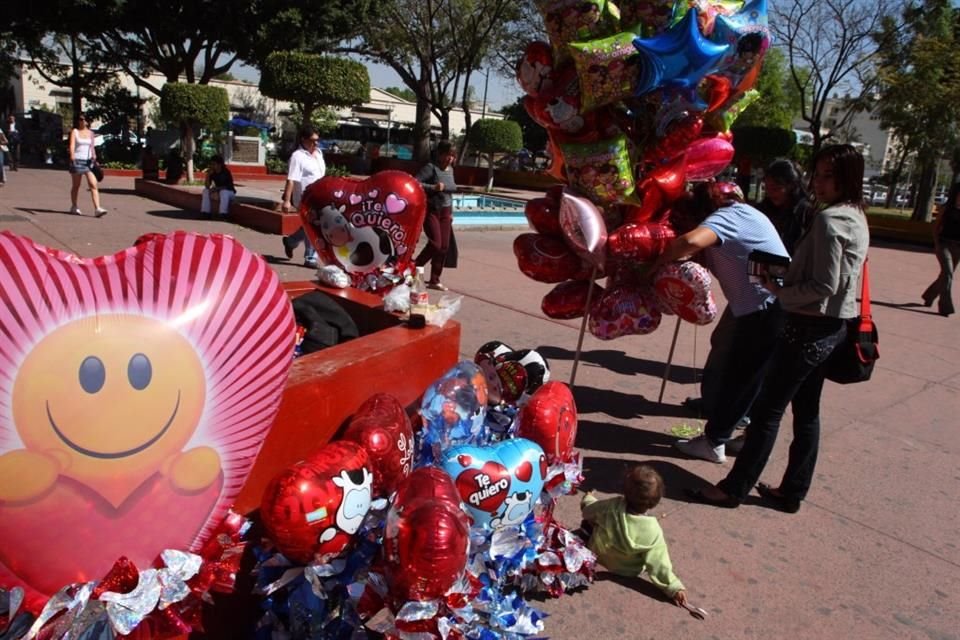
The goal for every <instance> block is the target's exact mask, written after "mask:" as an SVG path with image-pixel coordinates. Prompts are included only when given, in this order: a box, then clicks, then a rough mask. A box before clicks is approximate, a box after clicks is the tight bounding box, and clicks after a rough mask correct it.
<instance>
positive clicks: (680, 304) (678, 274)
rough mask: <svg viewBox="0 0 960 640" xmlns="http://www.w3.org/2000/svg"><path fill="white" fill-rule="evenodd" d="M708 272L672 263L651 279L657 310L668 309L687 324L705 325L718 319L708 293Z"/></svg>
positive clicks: (711, 295) (703, 269) (686, 264)
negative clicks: (655, 295)
mask: <svg viewBox="0 0 960 640" xmlns="http://www.w3.org/2000/svg"><path fill="white" fill-rule="evenodd" d="M711 281H712V279H711V278H710V272H709V271H707V270H706V268H704V267H703V266H701V265H699V264H697V263H696V262H693V261H690V260H687V261H685V262H671V263H670V264H665V265H663V266H662V267H660V269H659V270H657V273H656V274H655V275H654V278H653V286H654V290H655V291H656V293H657V301H658V303H659V306H661V307H666V308H668V309H670V311H672V312H673V313H675V314H677V315H678V316H680V317H681V318H683V319H684V320H686V321H687V322H692V323H694V324H699V325H704V324H710V323H711V322H713V320H714V318H716V317H717V303H716V302H715V301H714V299H713V292H712V291H710V283H711Z"/></svg>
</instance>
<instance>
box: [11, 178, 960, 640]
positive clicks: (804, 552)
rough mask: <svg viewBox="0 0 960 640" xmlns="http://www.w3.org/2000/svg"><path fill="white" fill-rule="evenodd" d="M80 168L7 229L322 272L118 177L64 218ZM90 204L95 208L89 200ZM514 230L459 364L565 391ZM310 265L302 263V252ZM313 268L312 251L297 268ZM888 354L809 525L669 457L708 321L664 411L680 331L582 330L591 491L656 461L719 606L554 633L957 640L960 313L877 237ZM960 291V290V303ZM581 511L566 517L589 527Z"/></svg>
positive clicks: (623, 586)
mask: <svg viewBox="0 0 960 640" xmlns="http://www.w3.org/2000/svg"><path fill="white" fill-rule="evenodd" d="M68 188H69V177H68V175H67V173H66V172H65V171H52V170H42V169H26V170H21V171H19V172H17V173H10V174H8V184H7V186H6V187H5V188H3V189H0V229H8V230H11V231H13V232H16V233H19V234H22V235H26V236H29V237H31V238H33V239H34V240H35V241H37V242H39V243H41V244H45V245H49V246H51V247H56V248H59V249H64V250H68V251H72V252H75V253H77V254H79V255H81V256H84V257H91V256H97V255H100V254H105V253H112V252H114V251H117V250H119V249H122V248H124V247H126V246H129V245H130V244H131V243H132V242H133V240H134V239H135V238H137V237H138V236H139V235H141V234H143V233H146V232H151V231H154V232H166V231H172V230H175V229H188V230H192V231H198V232H202V233H228V234H231V235H233V236H235V237H236V238H238V239H239V240H240V241H241V242H243V244H244V245H246V246H247V247H248V248H250V249H251V250H253V251H256V252H259V253H260V254H262V255H263V256H264V257H265V258H267V259H268V260H269V261H270V262H271V263H272V264H273V267H274V268H275V269H276V271H277V273H278V274H279V275H280V277H281V278H282V279H283V280H306V279H309V278H311V277H312V275H313V272H312V270H310V269H307V268H305V267H302V266H299V263H298V262H294V263H288V262H285V261H283V260H281V259H280V257H281V256H282V251H281V246H280V238H279V237H278V236H271V235H267V234H262V233H258V232H255V231H251V230H249V229H245V228H242V227H239V226H236V225H234V224H231V223H229V222H223V221H207V220H202V219H200V218H199V216H197V215H196V214H195V213H192V212H184V211H181V210H176V209H171V208H169V207H168V206H166V205H163V204H159V203H156V202H153V201H149V200H145V199H142V198H140V197H138V196H136V195H135V194H134V193H133V180H132V179H128V178H113V177H107V179H106V180H105V182H104V184H103V189H102V191H103V204H104V206H105V207H107V208H108V209H109V210H110V213H109V215H107V216H106V217H104V218H101V219H94V218H92V217H77V216H71V215H67V214H66V212H67V210H68V208H69V204H70V202H69V192H68ZM80 204H81V208H82V209H83V210H85V211H90V210H92V206H91V205H90V203H89V196H88V194H86V193H85V192H82V193H81V202H80ZM516 234H517V231H463V232H460V233H458V236H457V238H458V244H459V247H460V268H458V269H456V270H452V271H449V272H448V273H447V274H445V281H446V283H447V284H448V285H449V286H450V287H451V289H452V290H453V291H455V292H456V293H458V294H460V295H462V296H463V307H462V310H461V312H460V315H459V318H458V319H459V321H460V322H461V323H462V328H463V337H462V342H461V354H462V356H463V357H464V358H472V356H473V353H474V351H475V350H476V348H477V347H479V346H480V345H481V344H482V343H484V342H486V341H488V340H493V339H498V340H501V341H503V342H505V343H507V344H509V345H511V346H513V347H514V348H525V347H536V348H538V349H539V350H540V351H541V353H543V354H544V355H545V356H546V357H547V358H548V359H549V361H550V364H551V369H552V376H553V377H554V378H555V379H558V380H569V377H570V371H571V365H572V360H573V353H574V349H575V346H576V342H577V334H578V329H579V321H555V320H550V319H548V318H546V317H544V316H543V314H542V313H541V312H540V299H541V297H542V296H543V295H544V294H545V293H546V292H547V291H548V290H549V288H550V287H549V285H544V284H540V283H536V282H533V281H531V280H529V279H527V278H526V277H524V276H523V275H521V274H520V272H519V271H518V269H517V265H516V261H515V259H514V257H513V253H512V249H511V244H512V241H513V238H514V236H515V235H516ZM298 253H299V252H298ZM297 257H298V258H299V257H300V255H298V256H297ZM870 260H871V288H872V294H873V298H874V301H873V305H874V314H875V318H876V321H877V324H878V326H879V330H880V340H881V346H880V349H881V359H880V361H879V362H878V366H877V369H876V371H875V373H874V378H873V380H871V381H870V382H869V383H866V384H860V385H853V386H848V387H843V386H839V385H834V384H831V383H828V384H827V387H826V389H825V392H824V397H823V403H822V413H823V431H822V446H821V452H820V461H819V463H818V467H817V474H816V478H815V482H814V485H813V488H812V490H811V493H810V495H809V499H808V500H807V501H806V502H804V503H803V507H802V509H801V510H800V512H799V513H797V514H795V515H787V514H783V513H780V512H777V511H773V510H771V509H768V508H765V507H764V506H763V505H761V504H760V503H759V502H758V501H757V500H756V499H753V500H748V501H747V503H746V504H744V505H743V506H741V507H740V508H739V509H737V510H722V509H715V508H710V507H707V506H702V505H698V504H691V503H689V502H687V501H686V499H685V497H684V494H683V487H685V486H698V485H700V484H701V483H704V482H708V481H709V482H714V481H716V480H718V479H720V478H721V477H723V475H724V474H725V473H726V471H727V469H728V468H729V465H730V464H731V461H728V462H727V464H726V465H723V466H721V465H715V464H711V463H708V462H703V461H696V460H689V459H686V458H684V457H682V456H681V455H680V454H679V453H678V452H676V451H675V450H674V449H673V448H672V447H671V442H672V441H673V440H674V436H673V435H671V433H670V431H671V428H673V427H675V426H676V425H679V424H682V423H685V422H686V423H691V422H693V421H695V419H696V416H691V415H690V414H689V412H688V411H687V410H686V409H685V408H684V407H683V406H682V401H683V399H684V398H686V397H687V396H693V395H698V393H697V387H696V385H695V384H694V376H695V374H696V369H697V367H699V366H702V363H703V360H704V358H705V356H706V352H707V350H708V347H709V334H710V327H705V328H695V327H693V326H692V325H689V324H684V325H682V326H681V327H680V332H679V340H678V343H677V350H676V355H675V358H674V364H673V367H672V368H671V370H670V378H669V381H668V384H667V386H666V390H665V394H664V397H663V402H662V403H661V402H657V397H658V393H659V391H660V384H661V377H662V375H663V373H664V363H665V361H666V359H667V353H668V349H669V345H670V340H671V337H672V333H673V322H674V321H673V318H666V319H665V321H664V325H663V326H662V327H661V328H660V329H659V330H658V331H657V332H655V333H653V334H651V335H648V336H636V337H628V338H621V339H618V340H615V341H612V342H603V341H600V340H596V339H594V338H593V337H592V336H589V335H588V336H587V337H586V339H585V341H584V346H583V349H584V352H583V359H582V362H581V366H580V368H579V370H578V372H577V379H576V386H575V389H574V393H575V397H576V400H577V406H578V409H579V412H580V418H581V419H580V425H579V435H578V439H577V444H578V447H579V448H580V450H581V451H582V453H583V456H584V458H585V475H586V483H585V485H584V486H585V488H587V489H595V490H596V491H597V492H598V493H600V494H609V493H612V492H615V491H617V489H618V486H619V478H620V475H621V473H622V470H623V469H624V467H625V465H626V464H628V463H631V462H634V461H645V462H648V463H650V464H652V465H653V466H655V467H656V468H657V469H658V470H659V471H660V472H661V473H662V475H663V476H664V478H665V479H666V482H667V496H666V499H665V500H664V501H663V502H662V503H661V504H660V506H659V507H658V508H657V509H656V514H657V515H658V516H660V517H661V518H662V525H663V528H664V530H665V532H666V536H667V539H668V542H669V545H670V553H671V556H672V558H673V562H674V567H675V569H676V571H677V573H678V575H679V576H680V578H681V579H682V580H683V582H684V583H685V584H686V585H687V587H688V589H689V598H690V600H691V602H692V603H693V604H695V605H697V606H700V607H703V608H704V609H706V610H707V611H709V612H710V616H709V617H708V618H707V619H706V620H704V621H698V620H696V619H694V618H692V617H691V616H690V615H688V614H687V613H686V612H685V611H683V610H681V609H678V608H676V607H674V606H673V605H671V604H670V603H668V602H667V601H665V600H664V599H663V598H661V597H660V596H659V595H658V593H657V591H656V590H655V589H654V588H652V587H651V586H650V585H649V584H648V583H646V582H645V581H643V580H640V579H629V580H628V579H623V578H619V577H615V576H611V575H609V574H606V573H600V574H599V576H598V579H597V581H596V583H595V584H593V585H592V586H591V587H590V588H589V589H587V590H584V591H582V592H580V593H576V594H573V595H567V596H564V597H562V598H560V599H558V600H550V601H546V602H544V603H542V608H543V609H544V610H545V611H547V612H548V613H550V614H551V615H550V617H549V618H548V619H547V621H546V625H547V628H546V635H548V636H550V637H552V638H560V639H569V640H583V639H585V638H590V639H597V640H600V639H606V638H630V639H633V640H639V639H646V638H657V639H661V640H662V639H669V638H678V639H687V638H690V639H699V638H704V639H714V638H716V639H724V640H727V639H736V638H763V639H768V638H769V639H780V638H784V639H794V638H810V639H834V638H836V639H847V638H850V639H871V640H873V639H878V640H879V639H891V640H892V639H903V638H916V639H924V640H949V639H955V638H960V549H958V545H960V509H958V496H960V428H958V426H960V401H958V394H960V318H958V317H952V318H943V317H941V316H939V315H937V314H936V313H934V312H933V311H931V310H930V309H927V308H924V307H923V306H921V305H920V292H921V291H922V290H923V289H924V288H925V287H926V286H927V285H928V284H929V282H930V281H931V280H932V279H933V277H934V276H935V275H936V273H937V264H936V260H935V259H934V257H933V256H932V254H931V251H930V249H929V248H928V247H916V246H911V245H898V244H879V243H874V246H873V247H872V248H871V251H870ZM956 293H958V294H960V291H957V292H956ZM789 424H790V423H789V417H788V418H787V419H786V420H785V421H784V426H785V429H784V432H783V433H782V435H781V438H780V441H779V443H778V445H777V448H776V449H775V451H774V455H773V458H772V460H771V463H770V465H769V467H768V470H767V471H766V473H765V474H764V479H765V480H766V481H769V482H774V483H776V482H777V481H778V480H779V475H778V474H779V473H780V472H782V470H783V467H784V464H785V459H786V452H787V446H788V445H789V442H790V433H789V431H790V429H789ZM577 505H578V498H574V497H568V498H565V499H564V500H563V501H562V503H561V505H560V508H559V516H560V519H561V520H562V521H564V522H565V523H567V524H568V525H570V526H571V528H572V527H575V526H576V525H577V523H578V522H579V514H578V506H577Z"/></svg>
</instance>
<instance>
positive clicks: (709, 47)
mask: <svg viewBox="0 0 960 640" xmlns="http://www.w3.org/2000/svg"><path fill="white" fill-rule="evenodd" d="M633 44H634V46H635V47H636V48H637V51H639V52H640V54H641V58H642V62H641V73H640V75H639V78H638V80H637V87H636V93H637V95H642V94H644V93H647V92H650V91H653V90H654V89H658V88H660V87H663V86H681V87H695V86H696V85H697V83H699V82H700V80H701V79H703V77H704V76H705V75H707V74H708V73H711V72H713V71H715V70H716V68H717V66H718V65H719V63H720V61H721V59H722V58H723V56H724V55H725V54H726V53H727V51H728V50H729V49H730V45H727V44H714V43H713V42H710V41H709V40H708V39H707V38H705V37H704V35H703V34H702V33H701V32H700V27H699V25H698V24H697V10H696V9H690V10H689V11H687V13H686V15H685V16H684V17H683V19H682V20H681V21H680V22H678V23H677V24H676V25H674V26H672V27H670V28H669V29H668V30H667V31H664V32H663V33H661V34H659V35H656V36H654V37H652V38H636V39H635V40H634V41H633Z"/></svg>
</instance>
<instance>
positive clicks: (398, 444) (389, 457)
mask: <svg viewBox="0 0 960 640" xmlns="http://www.w3.org/2000/svg"><path fill="white" fill-rule="evenodd" d="M343 439H344V440H352V441H354V442H356V443H358V444H360V446H362V447H363V448H364V449H365V450H366V451H367V455H368V456H370V466H371V467H372V468H373V495H374V496H375V497H387V496H389V495H390V494H391V493H393V492H394V491H395V490H396V488H397V485H398V484H399V483H400V481H402V480H403V479H404V478H406V477H407V476H408V475H410V472H411V471H412V470H413V447H414V445H413V427H412V426H411V425H410V418H409V416H407V412H406V411H405V410H404V408H403V405H402V404H400V401H399V400H397V399H396V398H395V397H394V396H392V395H390V394H388V393H377V394H374V395H372V396H370V397H369V398H368V399H367V400H366V401H365V402H364V403H363V404H362V405H360V408H359V409H357V412H356V413H355V414H353V417H352V418H351V419H350V425H349V426H348V427H347V430H346V431H345V432H344V434H343Z"/></svg>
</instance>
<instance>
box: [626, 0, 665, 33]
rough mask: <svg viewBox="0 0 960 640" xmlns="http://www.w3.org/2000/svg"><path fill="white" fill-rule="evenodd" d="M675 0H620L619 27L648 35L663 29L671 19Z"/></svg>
mask: <svg viewBox="0 0 960 640" xmlns="http://www.w3.org/2000/svg"><path fill="white" fill-rule="evenodd" d="M676 4H677V3H676V2H675V0H620V2H618V3H617V7H618V8H619V9H620V27H621V28H622V29H623V30H624V31H632V32H634V33H639V34H641V35H643V36H644V37H650V36H653V35H656V34H657V33H661V32H662V31H665V30H666V29H667V27H668V26H670V22H671V21H672V19H673V15H674V11H675V6H676Z"/></svg>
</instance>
